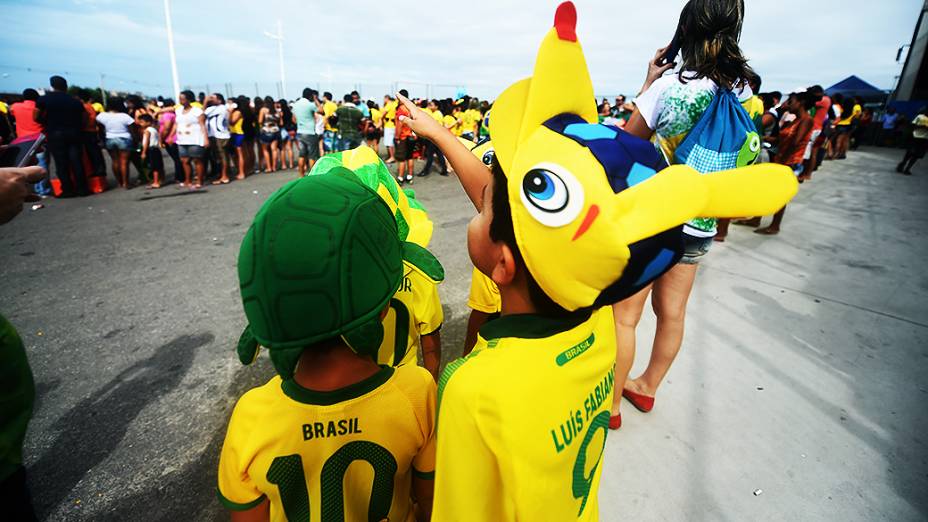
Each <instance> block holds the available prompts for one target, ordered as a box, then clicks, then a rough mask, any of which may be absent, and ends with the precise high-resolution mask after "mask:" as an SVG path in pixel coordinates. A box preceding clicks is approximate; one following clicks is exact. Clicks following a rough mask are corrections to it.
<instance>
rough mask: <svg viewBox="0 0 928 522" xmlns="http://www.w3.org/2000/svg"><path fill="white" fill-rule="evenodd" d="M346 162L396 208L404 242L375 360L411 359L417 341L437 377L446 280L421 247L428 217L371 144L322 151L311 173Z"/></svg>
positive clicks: (428, 228) (427, 232) (424, 360)
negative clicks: (400, 267) (440, 292)
mask: <svg viewBox="0 0 928 522" xmlns="http://www.w3.org/2000/svg"><path fill="white" fill-rule="evenodd" d="M346 167H347V168H348V169H350V170H351V171H352V172H354V174H355V175H356V176H357V177H358V178H359V179H360V180H361V183H363V184H364V185H366V186H367V187H368V188H370V189H372V190H374V191H375V192H377V194H378V195H380V197H381V198H382V199H383V200H384V202H385V203H386V204H387V206H388V207H390V209H391V210H393V211H394V217H395V219H396V222H397V233H398V234H399V238H400V240H402V241H405V242H406V244H405V254H406V256H405V258H404V260H403V280H402V282H401V283H400V286H399V290H397V292H396V294H395V295H394V296H393V298H392V299H390V306H389V308H388V309H387V312H386V315H385V317H384V319H383V326H384V336H383V342H382V343H381V345H380V348H379V349H378V351H377V362H378V363H380V364H385V365H390V366H401V365H404V364H411V365H415V364H416V363H417V361H418V357H417V353H418V352H419V349H420V347H421V349H422V361H421V362H422V365H423V366H424V367H425V369H426V370H428V371H429V373H431V374H432V376H433V377H434V378H435V380H436V381H437V380H438V366H439V363H440V362H441V332H440V329H441V325H442V321H443V320H444V313H443V311H442V307H441V300H440V299H439V297H438V285H439V283H441V281H442V280H444V269H443V268H442V266H441V263H439V261H438V259H437V258H435V256H434V255H432V253H431V252H429V251H428V250H426V248H425V247H427V246H428V243H429V241H430V240H431V237H432V222H431V220H429V218H428V214H427V213H426V212H425V208H423V207H422V205H421V204H420V203H419V202H418V201H417V200H416V198H415V193H414V192H412V190H406V191H404V190H401V189H400V187H399V184H397V183H396V181H395V180H394V178H393V176H392V175H391V174H390V170H389V169H388V168H387V166H386V165H385V164H384V162H383V161H381V160H380V158H379V157H378V156H377V153H376V152H374V151H373V150H372V149H370V148H367V147H358V148H356V149H351V150H346V151H344V152H336V153H335V154H331V155H329V156H326V157H325V158H324V159H321V160H319V162H318V163H317V164H316V166H315V167H314V168H313V170H312V172H310V173H309V175H310V176H318V175H327V174H328V173H329V172H331V171H332V170H333V169H341V168H346Z"/></svg>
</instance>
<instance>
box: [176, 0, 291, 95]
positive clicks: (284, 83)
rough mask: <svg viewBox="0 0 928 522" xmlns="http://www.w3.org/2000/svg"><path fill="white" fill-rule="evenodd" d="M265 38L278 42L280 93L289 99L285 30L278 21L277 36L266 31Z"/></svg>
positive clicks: (278, 20)
mask: <svg viewBox="0 0 928 522" xmlns="http://www.w3.org/2000/svg"><path fill="white" fill-rule="evenodd" d="M165 1H167V0H165ZM264 36H267V37H268V38H270V39H272V40H277V59H278V60H279V61H280V91H281V93H282V94H283V95H284V99H286V98H287V76H286V74H284V30H283V27H282V26H281V24H280V19H279V18H278V19H277V34H274V33H269V32H267V31H264Z"/></svg>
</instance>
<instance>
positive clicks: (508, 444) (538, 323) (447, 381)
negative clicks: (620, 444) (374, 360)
mask: <svg viewBox="0 0 928 522" xmlns="http://www.w3.org/2000/svg"><path fill="white" fill-rule="evenodd" d="M614 363H615V325H614V321H613V316H612V309H611V308H609V307H606V308H603V309H600V310H597V311H595V312H593V313H592V314H591V313H590V312H579V313H574V314H571V315H570V316H567V317H564V318H555V319H552V318H544V317H541V316H537V315H509V316H503V317H500V318H499V319H496V320H494V321H490V322H489V323H487V324H485V325H484V326H483V327H482V328H481V329H480V336H479V337H478V339H477V346H476V347H475V348H474V351H473V352H472V353H471V354H470V355H468V356H467V357H464V358H462V359H458V360H457V361H454V362H452V363H451V364H449V365H448V367H447V368H445V371H444V374H443V375H442V378H441V382H440V384H439V392H438V395H439V399H438V401H439V410H438V415H439V418H438V458H437V462H436V475H435V504H434V508H433V512H432V513H433V520H441V521H443V522H444V521H455V520H462V521H463V520H468V521H469V520H557V521H565V520H597V519H598V518H599V506H598V495H597V490H598V489H599V480H600V475H601V474H602V466H601V463H602V462H601V461H602V458H603V450H604V447H605V443H606V432H607V431H608V426H609V408H610V407H611V405H612V389H613V384H614V382H613V381H614V377H613V364H614ZM514 375H518V376H519V377H518V378H517V379H514V378H513V376H514Z"/></svg>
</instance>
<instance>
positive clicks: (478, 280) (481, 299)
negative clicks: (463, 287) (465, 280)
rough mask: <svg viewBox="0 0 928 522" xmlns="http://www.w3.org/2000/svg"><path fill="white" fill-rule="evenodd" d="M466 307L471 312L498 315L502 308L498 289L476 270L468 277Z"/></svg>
mask: <svg viewBox="0 0 928 522" xmlns="http://www.w3.org/2000/svg"><path fill="white" fill-rule="evenodd" d="M467 306H468V307H469V308H470V309H472V310H477V311H478V312H484V313H487V314H495V313H498V312H499V311H500V310H501V308H502V301H500V298H499V287H498V286H496V283H494V282H493V280H492V279H490V278H489V277H487V276H485V275H484V274H483V272H481V271H480V270H477V269H476V268H474V273H473V274H472V275H471V276H470V296H469V297H468V298H467Z"/></svg>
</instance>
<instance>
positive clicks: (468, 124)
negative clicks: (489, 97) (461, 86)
mask: <svg viewBox="0 0 928 522" xmlns="http://www.w3.org/2000/svg"><path fill="white" fill-rule="evenodd" d="M479 106H480V105H479V102H478V101H477V100H476V99H472V100H471V101H470V106H469V107H468V108H467V110H465V111H464V115H463V116H462V117H461V120H462V121H463V124H464V125H463V132H461V137H462V138H464V139H466V140H470V141H474V142H476V141H477V124H478V123H479V122H480V120H481V119H482V118H483V116H481V114H480V110H479V109H478V107H479Z"/></svg>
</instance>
